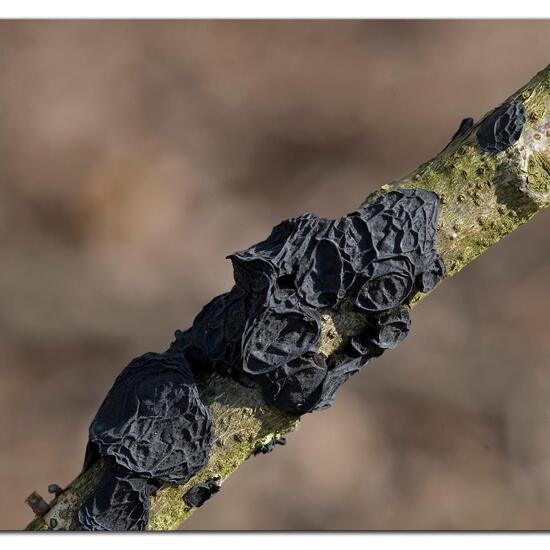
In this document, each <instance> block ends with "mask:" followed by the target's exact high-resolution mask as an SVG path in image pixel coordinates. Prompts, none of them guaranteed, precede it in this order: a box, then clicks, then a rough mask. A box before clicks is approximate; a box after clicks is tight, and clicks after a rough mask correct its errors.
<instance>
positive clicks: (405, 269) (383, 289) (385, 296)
mask: <svg viewBox="0 0 550 550" xmlns="http://www.w3.org/2000/svg"><path fill="white" fill-rule="evenodd" d="M363 278H364V281H365V282H364V283H363V285H362V286H361V288H360V289H359V291H358V293H357V298H356V299H355V305H356V306H357V307H358V308H359V309H360V310H362V311H365V312H368V313H380V312H385V311H388V310H390V309H394V308H396V307H399V306H400V305H402V304H403V303H405V301H406V300H407V299H408V298H409V296H410V295H411V292H412V290H413V287H414V280H415V272H414V265H413V264H412V262H411V261H410V260H409V258H408V257H407V256H395V257H393V258H388V259H385V260H379V261H375V262H372V263H371V264H370V266H369V268H368V270H367V274H366V275H365V276H364V277H363Z"/></svg>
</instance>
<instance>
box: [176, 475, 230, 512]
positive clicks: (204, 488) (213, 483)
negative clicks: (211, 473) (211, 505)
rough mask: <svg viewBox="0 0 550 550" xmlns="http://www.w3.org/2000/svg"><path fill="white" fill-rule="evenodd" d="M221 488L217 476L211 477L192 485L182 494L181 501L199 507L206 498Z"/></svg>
mask: <svg viewBox="0 0 550 550" xmlns="http://www.w3.org/2000/svg"><path fill="white" fill-rule="evenodd" d="M220 488H221V485H220V480H219V478H212V479H208V480H207V481H204V482H203V483H197V484H196V485H193V487H191V489H189V491H187V492H186V493H185V495H183V501H184V502H185V504H187V506H192V507H194V508H200V507H201V506H202V505H203V504H204V503H205V502H206V501H207V500H210V498H211V497H212V496H213V495H214V494H216V493H217V492H218V491H219V490H220Z"/></svg>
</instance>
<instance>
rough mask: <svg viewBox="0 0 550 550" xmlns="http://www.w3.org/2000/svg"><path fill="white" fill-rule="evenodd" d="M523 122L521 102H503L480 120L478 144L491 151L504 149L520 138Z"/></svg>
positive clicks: (523, 115)
mask: <svg viewBox="0 0 550 550" xmlns="http://www.w3.org/2000/svg"><path fill="white" fill-rule="evenodd" d="M524 123H525V112H524V109H523V103H521V101H512V102H510V103H504V104H502V105H501V106H500V107H497V108H496V109H495V110H494V111H492V112H491V113H489V114H488V115H487V116H486V117H485V119H484V120H483V121H482V122H481V124H480V126H479V128H478V130H477V139H478V142H479V145H480V146H481V148H482V149H484V150H485V151H489V152H492V153H498V152H500V151H504V150H505V149H507V148H508V147H510V145H513V144H514V143H515V142H516V141H517V140H518V139H519V138H520V136H521V132H522V130H523V125H524Z"/></svg>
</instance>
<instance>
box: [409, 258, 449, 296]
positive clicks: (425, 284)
mask: <svg viewBox="0 0 550 550" xmlns="http://www.w3.org/2000/svg"><path fill="white" fill-rule="evenodd" d="M445 273H446V269H445V263H444V262H443V258H442V257H441V256H440V255H439V254H437V255H436V258H435V260H434V261H433V263H431V264H430V265H429V266H428V267H427V268H426V270H425V271H423V272H422V273H420V275H419V276H418V277H417V279H416V286H417V288H418V290H420V292H430V290H433V289H434V288H435V287H436V286H437V284H438V283H439V282H440V281H441V280H442V279H443V277H444V276H445Z"/></svg>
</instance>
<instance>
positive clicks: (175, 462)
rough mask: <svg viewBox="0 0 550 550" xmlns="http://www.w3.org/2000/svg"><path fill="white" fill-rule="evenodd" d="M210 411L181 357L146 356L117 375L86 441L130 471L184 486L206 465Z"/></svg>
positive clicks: (208, 448) (210, 439)
mask: <svg viewBox="0 0 550 550" xmlns="http://www.w3.org/2000/svg"><path fill="white" fill-rule="evenodd" d="M211 432H212V423H211V416H210V410H209V409H208V408H207V407H206V406H205V405H204V404H203V403H202V401H201V400H200V396H199V393H198V390H197V387H196V385H195V382H194V379H193V375H192V371H191V366H190V364H189V363H188V362H187V361H186V360H185V358H184V357H183V356H182V355H181V354H176V353H171V354H169V353H165V354H162V353H146V354H145V355H142V356H141V357H138V358H137V359H134V360H133V361H132V362H131V363H130V364H129V365H128V366H127V367H126V368H125V369H124V370H123V371H122V373H121V374H120V375H119V376H118V378H117V379H116V381H115V383H114V385H113V387H112V388H111V390H110V391H109V393H108V394H107V397H106V398H105V400H104V402H103V404H102V405H101V407H100V409H99V411H98V412H97V414H96V417H95V418H94V420H93V421H92V424H91V426H90V441H91V442H92V443H93V444H95V445H96V446H97V449H98V451H99V453H100V454H101V455H107V456H111V457H113V458H114V459H115V461H116V462H117V463H118V464H120V465H121V466H124V467H126V468H128V469H129V470H130V471H132V472H134V473H136V474H139V475H141V476H143V477H146V478H155V479H159V480H161V481H165V482H168V483H185V482H186V481H187V480H188V479H189V478H190V477H191V476H192V475H193V474H194V473H196V472H197V471H198V470H200V469H201V468H202V467H203V466H204V465H205V464H206V463H207V461H208V454H209V451H210V447H211V444H212V433H211Z"/></svg>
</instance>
